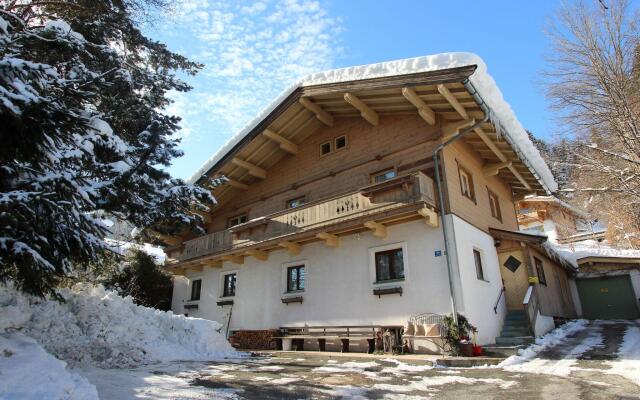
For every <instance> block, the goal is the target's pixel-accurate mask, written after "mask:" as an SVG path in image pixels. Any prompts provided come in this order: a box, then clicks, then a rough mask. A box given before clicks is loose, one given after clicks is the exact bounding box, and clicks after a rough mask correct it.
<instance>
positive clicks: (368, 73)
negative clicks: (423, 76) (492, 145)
mask: <svg viewBox="0 0 640 400" xmlns="http://www.w3.org/2000/svg"><path fill="white" fill-rule="evenodd" d="M468 65H477V69H476V71H475V72H474V73H473V75H471V77H470V81H471V83H472V84H473V85H474V86H475V88H476V90H477V91H478V93H479V94H480V96H481V97H482V99H483V100H484V101H485V102H486V103H487V105H488V106H489V108H490V109H491V113H492V115H491V119H492V121H493V122H494V124H495V125H496V128H497V129H498V133H499V134H501V135H502V136H503V137H504V138H505V139H506V140H507V142H509V143H510V144H511V145H512V147H513V148H514V150H515V151H516V152H517V153H518V154H519V156H520V157H521V158H522V159H523V161H524V163H525V164H527V166H528V167H529V168H530V169H531V170H533V171H534V173H535V174H536V175H537V177H538V179H539V180H540V182H541V183H542V184H543V186H545V187H546V188H547V190H548V191H550V192H555V191H556V190H557V189H558V185H557V183H556V181H555V179H554V178H553V174H552V173H551V171H550V170H549V167H548V166H547V164H546V163H545V161H544V160H543V159H542V156H541V155H540V152H539V151H538V149H537V148H536V146H534V145H533V143H532V142H531V140H530V139H529V135H527V132H526V131H525V130H524V128H523V127H522V124H520V121H518V119H517V118H516V116H515V114H514V112H513V110H512V109H511V106H510V105H509V104H508V103H507V102H506V101H505V100H504V97H503V95H502V92H501V91H500V89H499V88H498V86H497V85H496V82H495V81H494V79H493V78H492V77H491V75H489V73H488V72H487V65H486V64H485V63H484V61H483V60H482V59H481V58H480V57H479V56H477V55H476V54H473V53H442V54H434V55H430V56H423V57H415V58H408V59H404V60H397V61H388V62H383V63H378V64H369V65H361V66H356V67H349V68H341V69H334V70H330V71H325V72H319V73H314V74H310V75H307V76H306V77H304V78H302V79H300V80H299V81H298V82H296V83H295V84H293V85H292V86H290V87H289V88H288V89H286V90H285V91H283V92H282V93H281V94H280V95H279V96H278V97H277V98H276V99H275V100H274V101H273V102H271V104H269V105H268V106H267V107H266V108H265V109H264V110H262V111H261V112H260V113H259V114H258V115H257V116H256V117H255V118H254V119H253V120H251V121H250V122H249V123H248V124H247V125H246V126H245V127H244V128H243V129H241V130H240V131H239V132H238V133H237V134H236V135H234V136H233V137H232V138H231V139H229V140H228V141H227V143H225V144H224V145H223V146H222V147H221V148H220V149H219V150H218V151H217V152H216V153H215V154H214V155H213V156H211V158H209V159H208V160H207V161H206V162H205V163H204V164H203V165H202V167H200V168H199V169H198V170H197V171H196V172H195V173H194V174H193V175H192V176H191V177H190V178H189V182H190V183H195V182H196V181H197V180H198V179H199V178H200V177H201V176H202V175H204V174H205V173H207V172H208V171H209V169H211V168H212V167H213V166H214V165H215V164H216V163H217V162H219V161H220V160H221V159H222V158H223V157H224V156H225V155H226V154H227V153H228V152H229V151H231V149H232V148H233V147H234V146H235V145H237V144H238V143H240V141H241V140H242V139H244V138H245V137H246V136H247V135H248V134H249V132H251V131H252V130H253V129H254V128H255V127H256V126H257V125H258V124H259V123H260V122H261V121H262V120H263V119H264V118H266V117H267V115H269V113H271V112H272V111H273V110H274V109H275V108H276V107H277V106H278V105H279V104H280V103H281V102H282V101H284V99H286V98H287V97H288V96H289V95H290V94H291V93H293V92H294V91H295V90H296V89H297V88H298V87H303V86H311V85H320V84H327V83H336V82H347V81H354V80H362V79H372V78H380V77H385V76H394V75H405V74H412V73H419V72H428V71H437V70H443V69H449V68H456V67H464V66H468Z"/></svg>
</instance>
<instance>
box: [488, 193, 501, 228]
mask: <svg viewBox="0 0 640 400" xmlns="http://www.w3.org/2000/svg"><path fill="white" fill-rule="evenodd" d="M487 191H488V192H489V207H490V208H491V216H492V217H493V218H495V219H497V220H498V221H500V222H502V214H501V213H500V200H499V199H498V196H496V194H495V193H493V192H492V191H491V190H489V189H488V188H487Z"/></svg>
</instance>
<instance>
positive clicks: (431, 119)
mask: <svg viewBox="0 0 640 400" xmlns="http://www.w3.org/2000/svg"><path fill="white" fill-rule="evenodd" d="M402 95H403V96H404V98H405V99H407V100H409V102H410V103H411V104H413V105H414V106H415V107H416V108H417V109H418V114H419V115H420V116H421V117H422V119H424V120H425V121H426V122H427V123H428V124H429V125H435V123H436V113H435V112H434V111H433V110H432V109H431V108H430V107H429V106H428V105H427V103H425V102H424V100H422V99H421V98H420V96H418V94H417V93H416V92H415V91H414V90H413V89H411V88H408V87H406V88H402Z"/></svg>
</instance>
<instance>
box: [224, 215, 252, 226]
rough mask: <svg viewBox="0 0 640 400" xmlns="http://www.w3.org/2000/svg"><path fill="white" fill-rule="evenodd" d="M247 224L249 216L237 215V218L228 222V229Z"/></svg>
mask: <svg viewBox="0 0 640 400" xmlns="http://www.w3.org/2000/svg"><path fill="white" fill-rule="evenodd" d="M245 222H247V214H240V215H236V216H235V217H231V218H229V219H228V220H227V228H231V227H232V226H236V225H240V224H244V223H245Z"/></svg>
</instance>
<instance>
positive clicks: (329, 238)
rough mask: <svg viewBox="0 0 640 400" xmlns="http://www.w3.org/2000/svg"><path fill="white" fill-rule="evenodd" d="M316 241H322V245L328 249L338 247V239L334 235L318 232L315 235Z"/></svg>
mask: <svg viewBox="0 0 640 400" xmlns="http://www.w3.org/2000/svg"><path fill="white" fill-rule="evenodd" d="M316 237H317V238H318V239H321V240H324V243H325V244H326V245H327V246H329V247H338V246H340V238H339V237H338V236H336V235H333V234H331V233H327V232H320V233H318V234H316Z"/></svg>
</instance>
